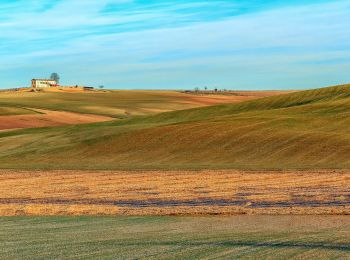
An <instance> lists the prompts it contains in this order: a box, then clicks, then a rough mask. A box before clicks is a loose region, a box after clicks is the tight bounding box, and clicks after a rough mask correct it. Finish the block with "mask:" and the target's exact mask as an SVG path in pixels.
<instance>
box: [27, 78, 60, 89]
mask: <svg viewBox="0 0 350 260" xmlns="http://www.w3.org/2000/svg"><path fill="white" fill-rule="evenodd" d="M56 84H57V83H56V81H55V80H43V79H33V80H32V87H33V88H49V87H50V86H51V85H56Z"/></svg>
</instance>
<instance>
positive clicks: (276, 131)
mask: <svg viewBox="0 0 350 260" xmlns="http://www.w3.org/2000/svg"><path fill="white" fill-rule="evenodd" d="M0 164H1V167H2V168H23V169H33V168H41V169H53V168H58V169H88V168H90V169H147V168H152V169H183V168H187V169H200V168H207V169H209V168H217V169H220V168H237V169H238V168H245V169H286V168H288V169H293V168H299V169H310V168H312V169H319V168H323V169H332V168H334V169H350V85H342V86H335V87H328V88H322V89H315V90H307V91H301V92H296V93H291V94H285V95H280V96H273V97H267V98H262V99H258V100H253V101H247V102H242V103H238V104H226V105H218V106H211V107H205V108H195V109H189V110H181V111H174V112H167V113H160V114H157V115H152V116H136V117H133V118H131V119H125V120H116V121H113V122H107V123H97V124H90V125H79V126H64V127H55V128H40V129H25V130H17V131H10V132H3V133H0Z"/></svg>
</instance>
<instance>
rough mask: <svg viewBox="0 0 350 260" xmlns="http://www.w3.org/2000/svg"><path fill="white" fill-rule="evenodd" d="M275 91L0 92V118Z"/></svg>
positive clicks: (176, 104) (155, 106)
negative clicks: (38, 111)
mask: <svg viewBox="0 0 350 260" xmlns="http://www.w3.org/2000/svg"><path fill="white" fill-rule="evenodd" d="M279 93H280V92H279V91H255V92H254V91H250V92H235V93H233V94H232V95H196V94H195V93H192V94H191V93H186V94H185V93H181V92H178V91H151V90H147V91H142V90H127V91H123V90H118V91H116V90H115V91H94V92H82V91H80V92H63V91H62V92H57V91H56V92H55V91H49V90H46V91H40V92H30V91H29V90H28V91H26V92H13V91H12V92H0V116H1V115H17V114H27V113H28V111H29V110H28V108H39V109H48V110H59V111H70V112H78V113H88V114H97V115H105V116H112V117H115V118H126V117H130V116H134V115H150V114H156V113H161V112H167V111H173V110H179V109H189V108H194V107H201V106H206V105H210V104H220V103H224V102H236V101H242V100H250V99H256V98H260V97H262V96H265V95H266V96H270V95H276V94H279Z"/></svg>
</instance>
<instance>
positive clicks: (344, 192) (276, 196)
mask: <svg viewBox="0 0 350 260" xmlns="http://www.w3.org/2000/svg"><path fill="white" fill-rule="evenodd" d="M349 205H350V172H349V171H321V170H318V171H239V170H221V171H218V170H216V171H214V170H213V171H210V170H203V171H128V172H127V171H48V172H45V171H28V172H26V171H8V170H2V171H1V173H0V215H3V216H13V215H211V214H212V215H233V214H319V215H320V214H350V206H349Z"/></svg>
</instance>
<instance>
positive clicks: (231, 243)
mask: <svg viewBox="0 0 350 260" xmlns="http://www.w3.org/2000/svg"><path fill="white" fill-rule="evenodd" d="M115 245H120V246H150V245H153V246H190V247H202V246H204V247H213V246H214V247H215V246H219V247H257V248H259V247H267V248H273V249H279V248H295V249H309V250H312V249H325V250H338V251H345V252H350V244H326V243H298V242H250V241H223V242H181V241H175V242H147V243H115Z"/></svg>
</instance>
